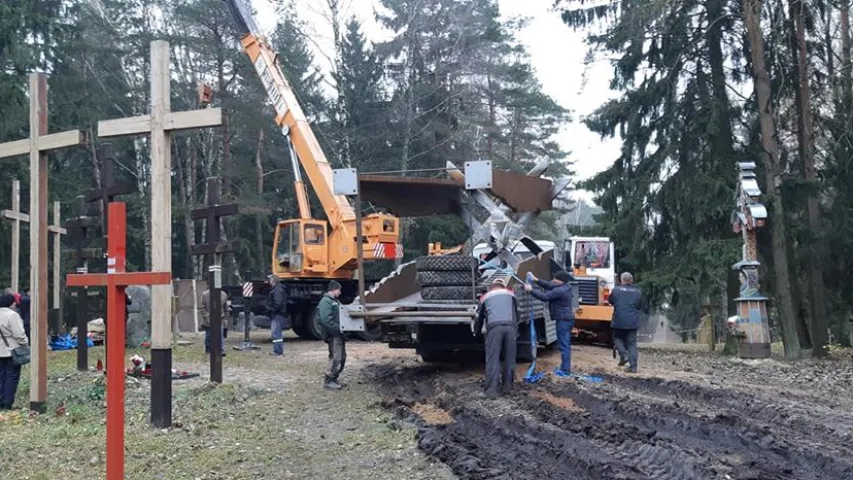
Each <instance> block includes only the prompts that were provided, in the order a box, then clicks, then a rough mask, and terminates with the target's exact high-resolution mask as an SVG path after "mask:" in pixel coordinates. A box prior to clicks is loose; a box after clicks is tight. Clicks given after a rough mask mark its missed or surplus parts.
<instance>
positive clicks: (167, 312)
mask: <svg viewBox="0 0 853 480" xmlns="http://www.w3.org/2000/svg"><path fill="white" fill-rule="evenodd" d="M169 78H170V77H169V43H168V42H164V41H162V40H155V41H153V42H151V113H150V114H149V115H142V116H139V117H132V118H122V119H117V120H106V121H101V122H98V135H99V136H100V137H101V138H111V137H120V136H127V135H145V134H150V136H151V264H152V268H153V269H154V270H159V271H171V270H172V159H171V134H172V133H173V132H177V131H181V130H189V129H194V128H202V127H214V126H218V125H222V110H221V109H219V108H211V109H204V110H192V111H188V112H172V111H171V101H170V85H169ZM171 307H172V292H171V285H163V286H154V287H152V289H151V363H152V377H151V423H152V424H153V425H154V426H157V427H160V428H166V427H170V426H171V425H172V335H171V328H172V313H171Z"/></svg>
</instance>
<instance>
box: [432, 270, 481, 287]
mask: <svg viewBox="0 0 853 480" xmlns="http://www.w3.org/2000/svg"><path fill="white" fill-rule="evenodd" d="M473 283H474V279H473V274H472V272H471V270H465V271H459V272H437V271H429V270H427V271H423V272H418V285H420V286H421V287H464V286H470V285H472V284H473Z"/></svg>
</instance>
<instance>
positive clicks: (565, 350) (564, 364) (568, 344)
mask: <svg viewBox="0 0 853 480" xmlns="http://www.w3.org/2000/svg"><path fill="white" fill-rule="evenodd" d="M574 327H575V321H574V320H557V346H558V347H559V348H560V360H561V361H560V370H562V371H564V372H566V373H572V329H573V328H574Z"/></svg>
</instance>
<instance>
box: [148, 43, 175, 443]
mask: <svg viewBox="0 0 853 480" xmlns="http://www.w3.org/2000/svg"><path fill="white" fill-rule="evenodd" d="M169 78H170V77H169V44H168V43H167V42H164V41H160V40H158V41H154V42H151V268H152V270H155V271H164V272H169V271H171V270H172V159H171V153H172V152H171V140H170V134H169V132H167V131H166V130H165V120H166V114H167V112H169V111H171V102H170V93H169V92H170V89H169V87H170V85H169ZM171 306H172V291H171V285H154V286H152V288H151V364H152V365H151V366H152V378H151V423H152V424H154V425H155V426H157V427H159V428H166V427H170V426H171V425H172V335H171V327H172V312H171Z"/></svg>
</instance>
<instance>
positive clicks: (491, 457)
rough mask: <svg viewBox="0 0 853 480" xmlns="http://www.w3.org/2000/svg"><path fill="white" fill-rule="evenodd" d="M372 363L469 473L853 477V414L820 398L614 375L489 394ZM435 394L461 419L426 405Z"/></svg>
mask: <svg viewBox="0 0 853 480" xmlns="http://www.w3.org/2000/svg"><path fill="white" fill-rule="evenodd" d="M367 375H368V378H370V379H371V381H372V382H375V383H376V384H377V385H379V386H380V388H381V389H382V391H383V393H384V395H385V397H386V401H385V402H383V406H385V407H386V408H390V409H393V410H395V411H396V412H397V413H398V414H399V415H400V416H401V417H403V418H405V419H406V420H408V421H412V422H414V423H416V424H417V425H418V426H419V446H420V448H421V449H422V450H423V451H424V452H426V453H427V454H429V455H431V456H433V457H435V458H437V459H439V460H441V461H442V462H444V463H445V464H447V465H448V466H450V467H451V468H452V469H453V471H454V473H456V474H457V475H458V476H459V477H460V478H465V479H504V478H506V479H509V478H512V479H527V478H530V479H533V478H554V479H648V478H654V479H673V480H676V479H678V480H689V479H706V478H707V479H742V480H747V479H755V480H758V479H761V480H772V479H804V480H808V479H815V480H816V479H827V478H831V479H836V478H837V479H843V478H853V461H851V458H853V455H851V453H853V450H851V448H850V447H849V446H848V438H849V431H850V429H849V426H850V425H853V415H851V414H850V413H848V412H846V411H835V410H833V409H829V408H821V407H820V405H808V404H803V403H797V402H796V401H795V400H790V399H780V398H776V397H771V396H767V395H760V394H754V395H753V394H752V393H749V392H742V391H734V390H729V389H725V388H714V387H711V386H705V385H698V384H693V383H687V382H682V381H671V380H663V379H657V378H636V377H616V376H607V377H606V378H605V381H604V383H601V384H589V383H583V382H580V383H578V382H575V381H556V382H552V381H547V380H546V381H544V382H542V383H541V384H539V385H535V386H528V385H521V386H519V387H518V388H517V389H516V392H515V393H514V394H513V395H511V396H508V397H503V398H500V399H497V400H487V399H485V398H483V397H482V395H480V390H479V385H478V384H477V379H478V378H479V375H477V374H476V373H475V372H473V371H467V372H466V371H462V370H456V371H442V370H440V369H438V368H435V367H404V368H401V367H397V368H390V367H380V366H377V367H375V368H372V369H369V370H368V371H367ZM425 404H428V405H431V406H433V407H434V408H437V409H440V410H442V411H444V412H447V413H448V414H449V418H450V419H452V420H451V421H450V422H449V423H448V422H441V423H440V424H437V423H435V422H431V421H430V419H429V418H426V417H425V416H422V415H420V414H418V413H416V412H418V411H423V409H422V408H419V406H421V405H425ZM813 411H814V412H817V413H816V414H815V415H814V416H809V412H813Z"/></svg>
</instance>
